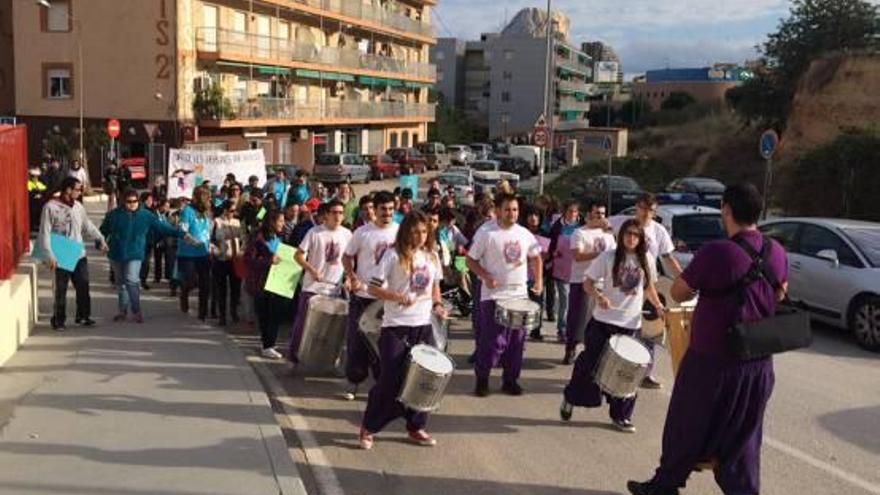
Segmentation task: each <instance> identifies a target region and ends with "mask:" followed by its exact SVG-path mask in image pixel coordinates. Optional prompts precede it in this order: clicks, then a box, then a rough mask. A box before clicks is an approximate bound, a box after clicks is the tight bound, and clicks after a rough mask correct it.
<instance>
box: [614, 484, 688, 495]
mask: <svg viewBox="0 0 880 495" xmlns="http://www.w3.org/2000/svg"><path fill="white" fill-rule="evenodd" d="M626 488H627V490H629V492H630V493H631V494H632V495H679V492H678V488H672V489H669V488H660V487H658V486H656V485H654V483H652V482H650V481H645V482H644V483H643V482H640V481H627V482H626Z"/></svg>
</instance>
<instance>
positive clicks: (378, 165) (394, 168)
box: [363, 153, 400, 180]
mask: <svg viewBox="0 0 880 495" xmlns="http://www.w3.org/2000/svg"><path fill="white" fill-rule="evenodd" d="M363 158H364V163H366V164H367V165H369V166H370V177H372V178H373V179H375V180H383V179H384V178H385V177H400V164H399V163H397V162H396V161H394V159H393V158H391V156H389V155H387V154H385V153H380V154H378V155H364V156H363Z"/></svg>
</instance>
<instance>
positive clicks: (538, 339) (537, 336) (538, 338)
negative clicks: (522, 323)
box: [529, 330, 544, 342]
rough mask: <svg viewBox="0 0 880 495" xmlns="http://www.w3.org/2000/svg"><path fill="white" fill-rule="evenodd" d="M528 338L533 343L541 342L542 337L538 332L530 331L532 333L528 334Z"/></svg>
mask: <svg viewBox="0 0 880 495" xmlns="http://www.w3.org/2000/svg"><path fill="white" fill-rule="evenodd" d="M529 338H530V339H532V340H534V341H535V342H543V341H544V336H543V335H541V331H540V330H532V333H530V334H529Z"/></svg>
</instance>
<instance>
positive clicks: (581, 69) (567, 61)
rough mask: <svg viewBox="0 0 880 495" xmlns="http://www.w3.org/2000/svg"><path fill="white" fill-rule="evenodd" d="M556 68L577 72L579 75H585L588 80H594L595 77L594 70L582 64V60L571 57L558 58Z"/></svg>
mask: <svg viewBox="0 0 880 495" xmlns="http://www.w3.org/2000/svg"><path fill="white" fill-rule="evenodd" d="M556 67H560V68H563V69H568V70H570V71H572V72H576V73H578V74H581V75H583V76H584V77H586V78H587V79H592V77H593V68H592V67H590V66H589V65H586V64H584V63H581V61H580V60H574V59H571V58H569V57H563V56H559V55H557V56H556Z"/></svg>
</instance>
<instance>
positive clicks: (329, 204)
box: [324, 198, 345, 212]
mask: <svg viewBox="0 0 880 495" xmlns="http://www.w3.org/2000/svg"><path fill="white" fill-rule="evenodd" d="M324 204H325V205H327V211H328V212H329V211H330V209H331V208H333V207H335V206H338V207H340V208H342V209H343V210H344V209H345V203H343V202H342V201H339V200H338V199H335V198H334V199H331V200H330V201H327V202H326V203H324Z"/></svg>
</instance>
